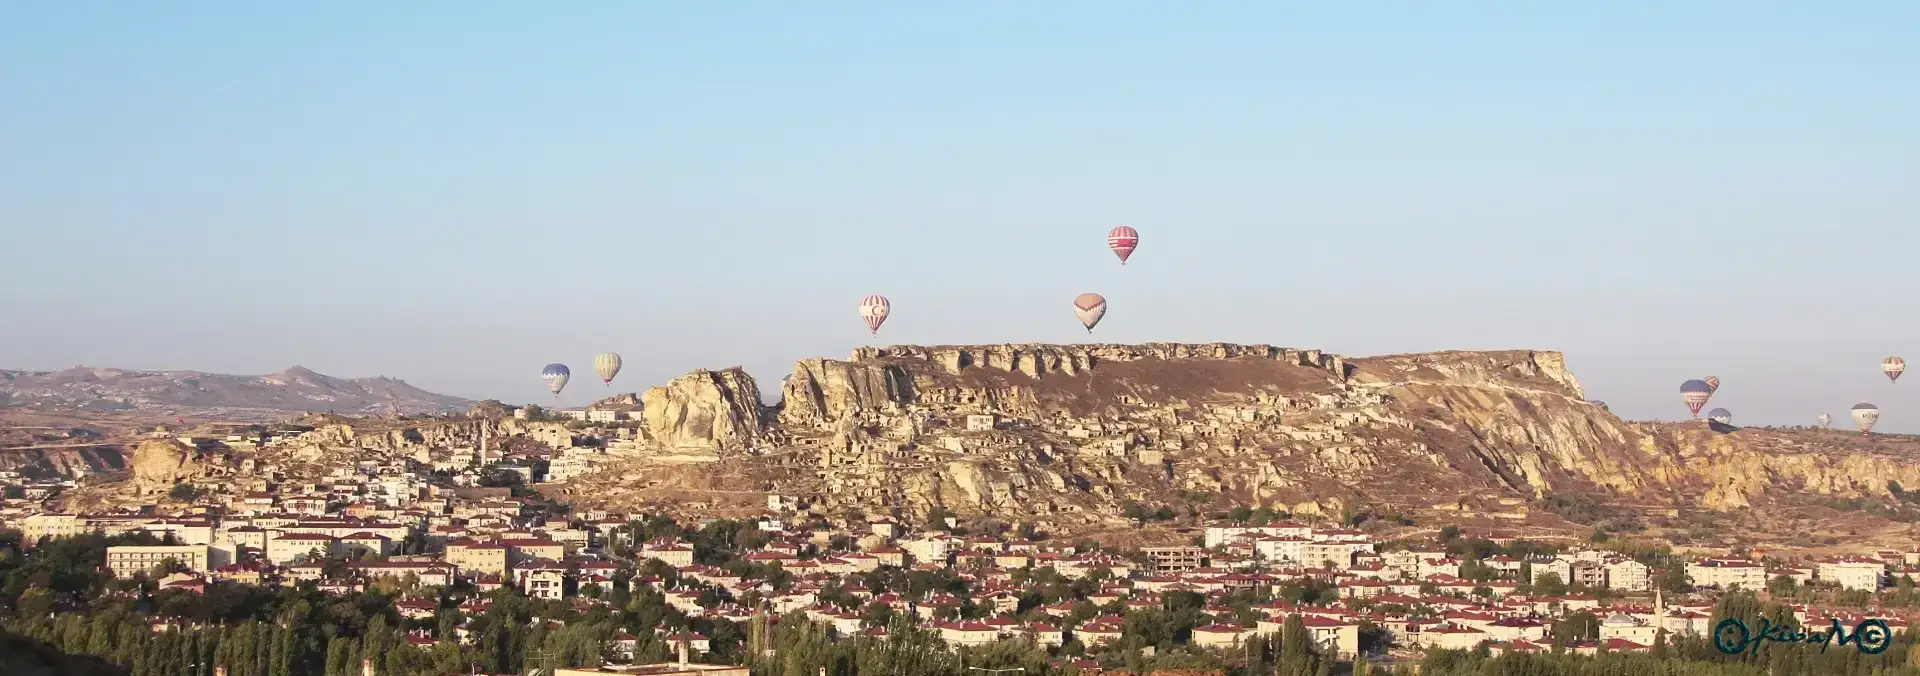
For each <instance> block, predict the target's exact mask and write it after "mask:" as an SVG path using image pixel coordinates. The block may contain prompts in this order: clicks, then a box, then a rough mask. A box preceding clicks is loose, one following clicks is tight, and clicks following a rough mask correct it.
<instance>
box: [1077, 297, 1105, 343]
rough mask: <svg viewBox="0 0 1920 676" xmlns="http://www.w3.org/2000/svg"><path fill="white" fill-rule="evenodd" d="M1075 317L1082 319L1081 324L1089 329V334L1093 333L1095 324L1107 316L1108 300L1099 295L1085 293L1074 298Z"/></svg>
mask: <svg viewBox="0 0 1920 676" xmlns="http://www.w3.org/2000/svg"><path fill="white" fill-rule="evenodd" d="M1073 316H1075V317H1079V318H1080V324H1081V325H1083V326H1085V327H1087V333H1093V327H1094V325H1095V324H1099V323H1100V318H1101V317H1105V316H1107V299H1106V298H1104V297H1101V295H1100V294H1097V293H1083V294H1080V295H1078V296H1075V297H1074V298H1073Z"/></svg>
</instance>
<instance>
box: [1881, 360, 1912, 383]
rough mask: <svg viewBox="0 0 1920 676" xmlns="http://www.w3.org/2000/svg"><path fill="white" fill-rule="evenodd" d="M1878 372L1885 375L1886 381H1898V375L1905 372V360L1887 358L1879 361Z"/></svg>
mask: <svg viewBox="0 0 1920 676" xmlns="http://www.w3.org/2000/svg"><path fill="white" fill-rule="evenodd" d="M1880 370H1881V371H1882V372H1884V373H1886V374H1887V380H1891V381H1894V382H1899V381H1900V374H1901V373H1902V372H1904V371H1906V370H1907V360H1905V359H1901V358H1899V357H1887V358H1886V359H1882V360H1880Z"/></svg>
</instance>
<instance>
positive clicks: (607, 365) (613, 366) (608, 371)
mask: <svg viewBox="0 0 1920 676" xmlns="http://www.w3.org/2000/svg"><path fill="white" fill-rule="evenodd" d="M593 373H594V375H597V376H600V382H603V383H606V384H608V385H612V384H613V377H614V376H617V375H620V355H617V354H614V353H612V352H602V353H600V356H597V357H594V358H593Z"/></svg>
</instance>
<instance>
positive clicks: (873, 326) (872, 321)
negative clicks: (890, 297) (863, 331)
mask: <svg viewBox="0 0 1920 676" xmlns="http://www.w3.org/2000/svg"><path fill="white" fill-rule="evenodd" d="M892 312H893V304H892V303H889V302H887V297H886V296H867V297H866V298H862V299H860V319H861V321H864V322H866V323H867V330H869V331H872V332H873V335H876V336H878V335H880V325H881V324H885V323H887V315H889V314H892Z"/></svg>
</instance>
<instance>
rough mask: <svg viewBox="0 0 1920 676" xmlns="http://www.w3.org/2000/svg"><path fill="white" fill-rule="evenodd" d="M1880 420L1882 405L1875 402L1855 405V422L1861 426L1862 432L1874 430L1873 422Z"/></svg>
mask: <svg viewBox="0 0 1920 676" xmlns="http://www.w3.org/2000/svg"><path fill="white" fill-rule="evenodd" d="M1877 422H1880V407H1878V406H1874V405H1873V404H1854V405H1853V424H1855V425H1858V426H1859V427H1860V433H1861V434H1867V433H1869V432H1872V431H1873V424H1874V423H1877Z"/></svg>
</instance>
